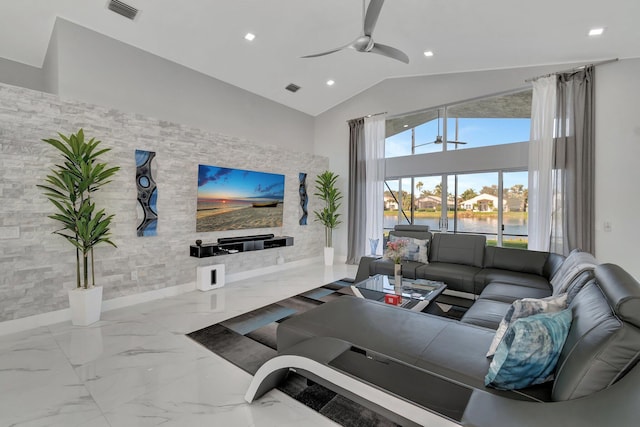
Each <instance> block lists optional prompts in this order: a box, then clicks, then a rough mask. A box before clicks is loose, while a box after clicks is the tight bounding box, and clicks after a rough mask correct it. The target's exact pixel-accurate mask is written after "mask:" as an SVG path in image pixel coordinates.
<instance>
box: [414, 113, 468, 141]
mask: <svg viewBox="0 0 640 427" xmlns="http://www.w3.org/2000/svg"><path fill="white" fill-rule="evenodd" d="M444 142H445V141H444V139H443V138H442V135H440V111H438V133H437V134H436V139H435V140H433V141H431V142H425V143H422V144H418V145H415V146H414V147H421V146H423V145H429V144H442V143H444ZM447 144H456V148H458V144H461V145H465V144H467V142H464V141H458V118H457V117H456V139H455V141H447Z"/></svg>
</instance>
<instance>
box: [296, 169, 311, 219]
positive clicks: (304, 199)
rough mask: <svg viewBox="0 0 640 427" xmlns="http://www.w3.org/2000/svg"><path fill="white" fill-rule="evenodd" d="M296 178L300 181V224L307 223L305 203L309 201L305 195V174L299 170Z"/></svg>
mask: <svg viewBox="0 0 640 427" xmlns="http://www.w3.org/2000/svg"><path fill="white" fill-rule="evenodd" d="M298 180H299V181H300V187H299V190H298V191H299V193H300V207H301V208H302V216H301V217H300V225H307V215H308V214H309V213H308V212H307V204H308V203H309V196H308V195H307V174H306V173H304V172H300V173H299V174H298Z"/></svg>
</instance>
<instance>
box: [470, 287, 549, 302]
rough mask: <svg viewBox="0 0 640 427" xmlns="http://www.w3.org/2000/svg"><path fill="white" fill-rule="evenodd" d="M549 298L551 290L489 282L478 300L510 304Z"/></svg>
mask: <svg viewBox="0 0 640 427" xmlns="http://www.w3.org/2000/svg"><path fill="white" fill-rule="evenodd" d="M548 296H551V289H550V288H547V289H541V288H534V287H529V286H522V285H514V284H512V283H503V282H491V283H489V284H488V285H487V286H486V287H485V288H484V290H483V291H482V293H481V294H480V299H490V300H493V301H500V302H504V303H507V304H511V303H512V302H514V301H515V300H517V299H522V298H546V297H548Z"/></svg>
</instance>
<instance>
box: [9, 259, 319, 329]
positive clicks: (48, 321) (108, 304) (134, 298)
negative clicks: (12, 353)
mask: <svg viewBox="0 0 640 427" xmlns="http://www.w3.org/2000/svg"><path fill="white" fill-rule="evenodd" d="M321 262H322V257H321V256H320V257H315V258H307V259H302V260H298V261H292V262H288V263H285V264H280V265H271V266H269V267H265V268H259V269H256V270H249V271H243V272H241V273H235V274H229V275H227V277H226V282H227V283H230V282H237V281H239V280H244V279H251V278H253V277H258V276H263V275H265V274H269V273H277V272H279V271H284V270H288V269H290V268H295V267H301V266H305V265H313V264H318V263H321ZM194 290H196V283H195V282H190V283H184V284H181V285H176V286H170V287H168V288H162V289H156V290H153V291H147V292H142V293H139V294H133V295H126V296H122V297H118V298H113V299H110V300H105V301H102V311H103V312H105V311H110V310H115V309H118V308H123V307H129V306H132V305H136V304H141V303H144V302H149V301H154V300H158V299H162V298H168V297H174V296H177V295H181V294H184V293H187V292H191V291H194ZM69 321H71V310H69V309H68V308H65V309H63V310H56V311H50V312H48V313H42V314H36V315H33V316H28V317H23V318H20V319H15V320H7V321H5V322H0V336H1V335H7V334H13V333H16V332H22V331H26V330H29V329H34V328H38V327H41V326H47V325H53V324H54V323H60V322H69Z"/></svg>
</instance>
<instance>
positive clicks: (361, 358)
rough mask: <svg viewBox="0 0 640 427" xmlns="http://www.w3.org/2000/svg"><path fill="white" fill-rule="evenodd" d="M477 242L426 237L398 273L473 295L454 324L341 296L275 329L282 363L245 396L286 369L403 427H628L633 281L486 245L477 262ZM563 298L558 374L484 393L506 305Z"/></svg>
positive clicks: (635, 304) (377, 266)
mask: <svg viewBox="0 0 640 427" xmlns="http://www.w3.org/2000/svg"><path fill="white" fill-rule="evenodd" d="M396 232H399V233H401V234H406V233H414V232H416V230H415V229H414V230H396ZM425 232H427V231H425V230H420V231H419V233H425ZM422 236H424V234H422ZM451 236H453V237H451ZM481 239H483V238H482V237H479V236H461V235H454V234H438V233H434V235H433V237H432V246H431V253H430V256H429V264H425V265H412V266H411V268H410V270H405V274H406V271H414V274H415V277H418V278H420V277H423V278H429V279H435V278H437V279H440V280H443V281H445V282H446V283H447V284H448V285H449V284H451V287H453V288H454V291H458V292H464V293H466V294H471V295H472V296H473V297H472V298H474V299H475V303H474V304H473V305H472V306H471V308H470V309H469V311H468V312H467V313H466V314H465V316H464V317H463V318H462V319H461V320H460V321H458V320H452V319H449V318H445V317H441V316H436V315H431V314H428V313H419V312H412V311H409V310H405V309H402V308H398V307H394V306H390V305H386V304H384V303H380V302H376V301H372V300H365V299H360V298H355V297H351V296H344V297H340V298H338V299H337V300H335V301H331V302H328V303H325V304H323V305H321V306H319V307H317V308H315V309H313V310H310V311H308V312H306V313H303V314H301V315H299V316H295V317H292V318H290V319H287V320H285V321H284V322H282V323H281V324H280V325H279V327H278V331H277V345H278V354H279V356H278V357H276V358H275V359H272V361H269V362H267V363H266V364H265V366H263V368H264V372H260V371H259V372H258V374H256V377H255V378H254V383H255V385H254V384H253V383H252V389H251V393H249V392H248V396H249V395H251V396H252V397H251V398H248V400H251V399H252V398H254V397H257V396H259V395H260V394H262V393H264V392H265V391H266V390H267V389H268V388H270V387H272V386H273V385H274V384H275V383H277V381H278V380H279V378H281V377H282V375H286V371H287V370H288V369H289V368H295V370H296V371H298V372H299V373H302V374H303V375H305V376H307V377H308V378H310V379H312V380H314V381H318V382H320V383H321V384H324V385H325V386H327V387H329V388H333V389H336V390H338V391H340V392H342V393H344V394H345V395H346V396H348V397H351V398H352V399H355V400H356V401H359V402H361V403H362V404H364V405H366V406H369V407H370V408H372V409H374V410H376V411H378V412H380V413H382V414H384V415H386V416H388V417H389V418H390V419H392V420H394V421H395V422H397V423H399V424H401V425H441V426H456V425H463V426H486V427H489V426H491V427H501V426H532V427H533V426H576V427H577V426H579V427H588V426H604V425H615V426H632V425H633V426H635V425H637V424H638V419H640V367H638V366H637V362H638V360H639V359H640V284H639V283H638V282H637V281H636V280H635V279H634V278H633V277H631V276H630V275H629V274H628V273H627V272H625V271H624V270H623V269H622V268H620V267H619V266H617V265H614V264H602V265H596V264H597V262H596V261H595V259H593V257H590V256H589V255H584V256H582V255H580V256H572V257H570V258H569V259H571V260H573V259H579V262H577V263H574V264H573V265H571V264H570V262H568V260H569V259H568V260H563V258H562V257H558V256H556V255H552V254H545V253H541V252H533V251H525V250H517V249H512V250H511V249H503V248H489V247H485V246H484V244H483V245H482V256H481V257H480V259H479V262H477V261H478V258H477V256H478V253H479V250H478V247H477V244H478V242H480V241H481ZM467 243H469V244H470V246H469V247H467V248H464V247H463V244H467ZM513 251H517V252H513ZM360 267H361V268H360V270H361V271H359V276H361V277H362V275H363V274H366V275H369V274H377V273H381V272H382V273H383V272H386V270H385V269H386V268H388V264H387V263H386V261H385V260H375V259H365V260H364V262H363V263H362V264H361V266H360ZM363 269H366V270H363ZM363 271H365V273H363ZM560 276H562V277H560ZM560 287H561V288H560ZM470 291H471V292H470ZM560 291H562V292H567V293H568V295H569V296H570V298H568V299H569V300H570V303H569V309H570V310H571V313H572V316H573V320H572V323H571V326H570V328H569V332H568V336H567V339H566V341H565V342H564V346H563V347H562V350H561V353H560V356H559V359H558V363H557V366H556V369H555V379H554V380H553V381H549V382H546V383H544V384H539V385H535V386H531V387H526V388H524V389H520V390H510V391H505V390H497V389H495V388H491V387H487V386H485V375H486V374H487V371H488V369H489V365H490V363H491V360H490V359H488V358H487V357H486V353H487V350H488V348H489V346H490V344H491V341H492V340H493V337H494V334H495V328H496V327H497V324H498V323H499V321H500V320H501V319H502V317H503V316H504V313H505V312H506V310H507V308H508V307H509V306H510V304H511V302H513V301H514V300H516V299H518V298H522V297H535V298H540V297H545V296H549V295H552V294H554V293H557V292H560ZM279 363H280V364H279ZM267 365H268V366H267ZM262 370H263V369H262V368H261V371H262ZM354 381H355V383H354ZM380 393H385V394H384V396H382V397H380V395H379V394H380Z"/></svg>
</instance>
